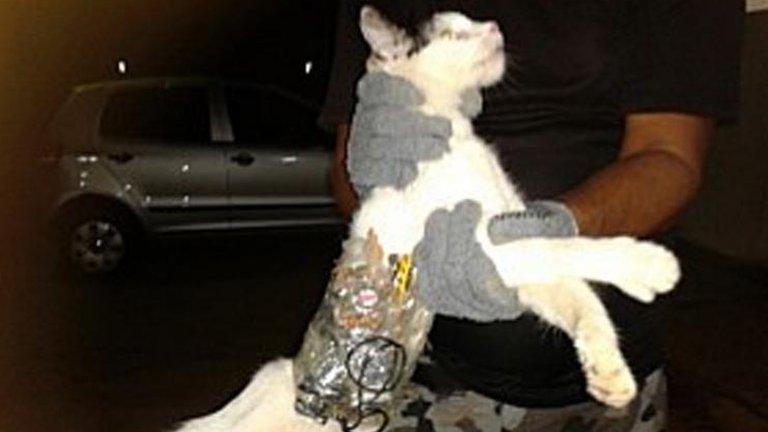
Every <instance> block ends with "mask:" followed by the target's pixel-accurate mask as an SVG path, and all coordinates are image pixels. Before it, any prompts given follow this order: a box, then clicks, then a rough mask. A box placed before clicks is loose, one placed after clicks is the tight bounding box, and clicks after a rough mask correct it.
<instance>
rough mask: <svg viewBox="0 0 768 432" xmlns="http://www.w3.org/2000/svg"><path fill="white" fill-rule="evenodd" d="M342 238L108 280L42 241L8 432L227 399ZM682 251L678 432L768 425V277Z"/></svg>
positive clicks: (1, 414)
mask: <svg viewBox="0 0 768 432" xmlns="http://www.w3.org/2000/svg"><path fill="white" fill-rule="evenodd" d="M340 237H341V233H340V232H339V231H338V230H332V229H324V230H320V231H306V230H304V231H283V232H279V233H270V234H264V235H248V236H227V237H225V238H221V237H213V236H209V237H203V238H196V239H177V240H175V241H170V242H163V243H162V244H160V245H157V246H154V247H153V248H152V250H151V251H150V252H149V253H148V254H147V255H146V256H145V258H144V259H143V262H142V263H141V264H140V265H139V266H138V267H137V268H135V269H133V271H132V272H131V274H130V275H126V276H124V277H122V278H118V279H116V280H112V281H101V282H82V281H80V282H78V281H77V280H73V279H71V278H67V277H65V276H62V275H61V274H57V273H56V272H55V271H54V270H53V269H55V265H54V263H53V261H52V258H51V257H50V254H48V253H45V252H44V251H45V250H47V248H46V247H45V244H44V243H42V242H39V241H30V242H29V246H31V247H30V250H32V251H38V252H37V253H34V254H32V255H33V257H32V258H30V260H29V261H24V260H22V259H19V260H17V261H16V262H15V264H12V265H15V266H16V268H15V270H16V271H6V272H5V273H4V274H5V275H6V276H5V277H4V278H3V279H0V287H1V288H2V290H0V296H1V297H0V300H2V302H0V305H4V306H3V310H2V315H0V320H2V321H3V325H2V327H0V338H1V339H0V341H2V343H3V345H5V347H4V348H6V349H2V350H0V354H3V355H2V357H0V431H13V432H37V431H46V432H52V431H78V432H90V431H99V432H101V431H108V432H123V431H125V432H129V431H130V432H136V431H142V432H143V431H147V432H150V431H152V432H154V431H162V430H167V428H169V427H170V426H172V425H173V423H174V422H175V421H178V420H180V419H183V418H187V417H190V416H195V415H199V414H202V413H204V412H206V411H209V410H211V409H212V408H215V407H216V406H218V405H220V404H222V403H224V402H225V401H226V400H227V399H228V398H230V397H232V396H233V395H234V394H236V392H237V391H238V390H239V389H240V388H241V386H243V385H244V384H245V383H246V382H247V380H248V378H249V375H250V374H251V373H252V371H253V370H254V369H255V368H256V367H257V366H258V365H259V364H260V363H261V362H263V361H265V360H268V359H271V358H274V357H276V356H285V355H291V354H292V353H293V352H294V351H295V349H296V348H297V345H298V344H299V342H300V340H301V336H302V332H303V329H304V327H305V324H306V322H307V320H309V318H310V317H311V315H312V313H313V311H314V309H315V307H316V304H317V302H318V301H319V297H320V295H321V293H322V291H323V289H324V282H325V280H326V278H327V276H328V270H329V269H330V266H331V264H332V260H333V258H334V257H335V256H336V254H337V250H338V244H339V239H340ZM680 254H681V256H682V257H683V258H684V263H685V272H686V275H687V280H686V283H685V284H684V285H683V286H682V287H681V288H680V289H678V291H677V292H676V293H675V294H674V295H673V297H672V298H671V299H670V304H671V307H670V311H671V313H670V329H669V338H668V346H669V355H670V367H669V370H670V381H671V385H672V410H673V411H672V416H673V424H672V428H671V429H670V430H671V431H672V432H682V431H686V432H687V431H728V432H731V431H733V432H749V431H768V388H767V385H768V348H766V345H767V344H768V291H767V290H766V287H768V277H766V273H761V272H760V271H756V270H754V269H750V268H746V267H741V266H738V265H736V264H735V263H733V262H730V261H728V260H726V259H722V258H719V257H716V256H713V255H712V254H709V253H706V252H703V251H701V250H698V249H696V248H694V247H690V246H681V248H680ZM6 270H7V269H6ZM11 270H14V269H11ZM7 275H12V276H11V277H8V276H7ZM0 277H3V273H0Z"/></svg>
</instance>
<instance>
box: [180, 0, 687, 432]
mask: <svg viewBox="0 0 768 432" xmlns="http://www.w3.org/2000/svg"><path fill="white" fill-rule="evenodd" d="M360 25H361V29H362V31H363V34H364V36H365V39H366V40H367V42H368V43H369V44H370V46H371V49H372V52H373V54H372V55H371V57H370V58H369V60H368V63H367V69H368V71H369V72H370V71H381V72H385V73H388V74H391V75H394V76H398V77H402V78H404V79H406V80H408V81H409V82H411V83H412V84H413V85H414V86H416V87H417V88H418V89H419V90H420V91H421V92H422V93H423V94H424V96H425V103H424V105H423V106H422V107H421V109H422V110H423V111H424V112H425V113H427V114H431V115H439V116H442V117H445V118H448V119H449V120H450V121H451V125H452V130H453V135H452V137H451V139H450V141H449V151H448V152H447V153H446V154H445V155H443V156H442V157H441V158H439V159H437V160H433V161H428V162H422V163H420V164H419V166H418V176H417V178H416V180H415V181H414V182H413V183H411V184H410V185H408V186H407V187H406V188H405V189H404V190H396V189H394V188H389V187H381V188H376V189H374V190H373V191H372V193H371V195H370V197H369V198H368V199H367V200H366V201H365V202H363V203H362V206H361V208H360V210H359V211H358V212H357V214H356V215H355V216H354V219H353V222H352V225H351V230H350V237H351V238H360V239H362V238H365V237H366V234H367V233H368V232H369V231H371V230H372V231H373V232H374V233H376V236H377V238H378V240H379V242H380V244H381V247H382V248H383V251H384V255H383V256H388V255H389V254H393V253H394V254H410V253H412V252H413V249H414V247H415V246H416V244H417V243H418V242H419V241H420V240H421V238H422V236H423V233H424V227H425V223H426V220H427V218H428V216H429V215H430V214H431V213H432V212H433V211H435V210H436V209H439V208H446V209H449V210H450V209H452V208H453V206H455V205H456V204H457V203H459V202H461V201H464V200H467V199H471V200H474V201H477V202H478V203H480V204H481V206H482V211H483V216H482V219H481V221H480V223H479V224H478V227H477V231H476V238H477V240H478V242H479V243H480V244H481V245H482V247H483V250H484V251H485V252H486V253H487V254H488V256H489V257H490V258H491V259H492V260H493V262H494V263H495V264H496V267H497V269H498V271H499V274H500V275H501V277H502V279H503V281H504V282H505V284H506V285H507V286H509V287H517V289H518V297H519V301H520V303H521V304H522V305H523V307H525V308H527V309H528V310H530V311H531V312H533V313H534V314H536V315H538V316H539V317H541V318H542V319H543V320H544V321H546V322H548V323H550V324H552V325H554V326H556V327H558V328H560V329H562V330H564V331H565V332H566V333H567V334H568V335H569V336H570V337H572V338H573V341H574V345H575V347H576V351H577V353H578V355H579V359H580V361H581V364H582V366H583V369H584V372H585V374H586V377H587V383H588V391H589V392H590V394H592V395H593V396H594V397H595V398H596V399H598V400H600V401H602V402H603V403H605V404H607V405H610V406H613V407H623V406H625V405H627V404H628V403H629V402H630V401H631V400H632V399H633V398H634V397H635V395H636V392H637V387H636V384H635V381H634V379H633V377H632V375H631V373H630V371H629V369H628V367H627V365H626V363H625V361H624V358H623V356H622V354H621V351H620V350H619V345H618V339H617V336H616V332H615V330H614V327H613V324H612V323H611V321H610V319H609V317H608V314H607V312H606V310H605V308H604V307H603V305H602V303H601V302H600V300H599V298H598V297H597V295H596V294H595V293H594V292H593V291H592V289H591V288H590V287H589V285H588V284H587V282H586V281H587V280H589V281H596V282H604V283H609V284H612V285H614V286H616V287H617V288H618V289H620V290H622V291H623V292H625V293H626V294H627V295H630V296H632V297H634V298H636V299H638V300H640V301H643V302H650V301H652V300H653V299H654V297H655V296H656V294H657V293H663V292H667V291H669V290H671V289H672V288H673V287H674V285H675V283H676V282H677V280H678V278H679V267H678V264H677V260H676V259H675V257H674V256H673V255H672V254H671V253H669V252H668V251H666V250H665V249H663V248H661V247H660V246H656V245H654V244H651V243H648V242H640V241H637V240H634V239H632V238H629V237H617V238H607V239H594V238H586V237H574V238H560V239H541V238H534V239H525V240H518V241H514V242H511V243H507V244H502V245H493V244H492V243H491V241H490V240H489V238H488V234H487V229H486V228H487V223H488V221H489V220H490V219H491V218H492V217H493V216H495V215H498V214H500V213H504V212H510V211H517V210H522V209H523V208H524V204H523V201H522V198H521V195H520V194H519V193H518V192H517V191H516V190H515V188H514V186H513V185H512V184H511V182H510V181H509V180H508V179H507V177H506V175H505V174H504V172H503V171H502V169H501V167H500V165H499V162H498V160H497V158H496V156H495V154H494V153H493V152H492V151H491V150H490V149H489V147H488V146H487V145H486V144H485V143H484V142H483V141H482V140H481V139H480V138H479V137H477V136H476V135H475V134H474V132H473V129H472V124H471V122H470V120H469V119H468V118H466V117H465V116H464V115H463V114H462V113H461V112H460V111H459V109H458V107H459V103H460V95H461V94H462V92H464V91H465V90H467V89H470V88H480V87H486V86H490V85H493V84H495V83H496V82H498V81H499V80H500V79H501V78H502V76H503V74H504V71H505V56H504V50H503V37H502V35H501V33H500V31H499V28H498V26H497V25H496V23H494V22H484V23H478V22H473V21H471V20H469V19H468V18H466V17H465V16H463V15H461V14H458V13H451V12H447V13H439V14H436V15H435V16H433V17H432V19H431V20H430V22H429V23H428V25H426V26H424V30H423V33H424V34H423V35H422V36H423V38H424V40H425V41H426V42H425V44H424V45H423V46H422V47H420V48H419V49H415V42H414V41H413V40H412V39H410V38H409V37H408V36H407V35H406V33H405V32H404V31H403V30H401V29H399V28H397V27H396V26H394V25H393V24H391V23H389V22H387V21H386V20H385V19H384V18H383V17H382V16H381V15H380V14H379V13H378V12H377V11H375V10H374V9H372V8H370V7H364V8H363V10H362V12H361V16H360ZM359 243H360V242H347V243H346V244H345V248H347V249H352V248H356V247H359V246H356V244H359ZM359 254H360V252H359V251H354V250H345V253H344V256H342V258H341V260H340V262H339V265H340V266H343V265H344V260H345V257H346V256H355V255H359ZM294 399H295V393H294V381H293V371H292V367H291V362H290V360H277V361H274V362H272V363H270V364H267V365H266V366H265V367H264V368H262V369H261V370H260V371H259V372H258V373H257V374H256V375H255V376H254V378H253V380H252V381H251V383H250V384H249V385H248V387H247V388H246V389H245V390H244V391H243V392H242V393H241V394H240V395H239V396H238V397H237V398H236V399H235V400H233V401H232V402H230V403H229V404H228V405H227V406H226V407H224V408H223V409H222V410H220V411H218V412H216V413H214V414H212V415H210V416H208V417H204V418H201V419H197V420H193V421H191V422H188V423H186V424H185V425H184V426H183V427H182V429H181V431H183V432H216V431H221V432H224V431H227V432H246V431H247V432H272V431H274V432H294V431H295V432H299V431H301V432H315V431H317V432H330V431H333V432H339V431H340V427H339V426H338V425H337V424H335V423H333V422H329V423H328V424H326V425H319V424H317V423H315V422H313V421H312V420H310V419H307V418H305V417H302V416H300V415H298V414H296V413H295V411H294V410H293V403H294Z"/></svg>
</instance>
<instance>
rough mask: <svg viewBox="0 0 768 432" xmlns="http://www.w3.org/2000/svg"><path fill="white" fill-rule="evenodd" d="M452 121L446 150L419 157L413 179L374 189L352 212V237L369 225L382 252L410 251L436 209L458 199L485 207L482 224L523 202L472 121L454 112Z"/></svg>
mask: <svg viewBox="0 0 768 432" xmlns="http://www.w3.org/2000/svg"><path fill="white" fill-rule="evenodd" d="M451 124H452V130H453V135H452V137H451V139H450V141H449V151H448V152H447V153H445V154H444V155H443V156H442V157H440V158H439V159H436V160H433V161H425V162H421V163H419V164H418V175H417V177H416V179H415V180H414V181H413V182H412V183H411V184H409V185H408V186H407V187H406V188H404V189H403V190H396V189H394V188H392V187H381V188H376V189H374V190H373V192H372V193H371V196H370V197H369V198H368V199H367V200H366V201H364V202H363V204H362V206H361V208H360V210H359V211H358V213H357V214H356V215H355V218H354V221H353V224H352V228H351V235H352V236H353V237H354V236H357V237H361V238H364V237H365V235H366V234H367V233H368V230H369V229H372V230H373V231H374V232H375V233H376V235H377V237H378V240H379V242H380V244H381V246H382V248H383V249H384V252H385V254H386V255H389V254H393V253H394V254H410V253H412V252H413V248H414V247H415V246H416V245H417V244H418V242H419V241H420V240H421V238H422V237H423V234H424V227H425V224H426V222H427V219H428V218H429V215H430V214H432V212H434V211H435V210H438V209H448V210H451V209H452V208H453V206H455V205H456V204H457V203H459V202H461V201H464V200H468V199H469V200H474V201H476V202H478V203H479V204H480V206H481V208H482V210H483V217H482V218H481V224H480V225H481V226H482V227H484V226H485V225H486V223H487V220H488V219H489V218H491V217H492V216H494V215H496V214H499V213H502V212H506V211H514V210H521V209H523V208H524V206H523V203H522V199H521V198H520V196H519V195H518V193H517V191H516V190H515V189H514V187H513V186H512V184H511V183H510V181H509V180H508V179H507V177H506V175H505V174H504V172H503V170H502V169H501V167H500V165H499V163H498V159H497V157H496V155H495V154H494V153H493V151H492V150H491V149H490V148H489V147H488V146H487V145H486V144H485V143H484V142H483V141H482V140H481V139H480V138H478V137H477V136H476V135H474V133H473V132H472V126H471V124H470V122H469V121H468V120H467V119H465V118H462V117H459V116H456V117H453V118H451ZM481 241H482V240H481Z"/></svg>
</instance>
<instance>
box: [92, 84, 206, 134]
mask: <svg viewBox="0 0 768 432" xmlns="http://www.w3.org/2000/svg"><path fill="white" fill-rule="evenodd" d="M100 132H101V135H102V136H104V137H105V138H113V139H128V140H134V139H136V140H159V141H167V142H201V141H210V136H211V135H210V114H209V111H208V91H207V90H206V89H203V88H150V89H137V90H125V91H120V92H118V93H115V94H113V95H111V96H110V97H109V100H108V101H107V106H106V108H105V109H104V113H103V115H102V118H101V126H100Z"/></svg>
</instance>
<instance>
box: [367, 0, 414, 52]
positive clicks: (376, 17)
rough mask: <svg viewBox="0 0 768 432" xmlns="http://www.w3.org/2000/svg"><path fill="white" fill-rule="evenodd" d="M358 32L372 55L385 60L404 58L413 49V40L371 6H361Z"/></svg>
mask: <svg viewBox="0 0 768 432" xmlns="http://www.w3.org/2000/svg"><path fill="white" fill-rule="evenodd" d="M360 30H362V32H363V37H364V38H365V40H366V42H368V45H370V47H371V51H373V53H374V55H376V56H378V57H380V58H382V59H385V60H396V59H398V58H400V57H405V56H407V55H408V52H409V51H410V50H411V48H412V47H413V39H412V38H411V37H410V36H408V33H406V31H405V30H403V29H401V28H399V27H398V26H396V25H395V24H393V23H391V22H390V21H389V20H387V19H386V18H385V17H384V16H383V15H382V14H381V13H379V11H377V10H376V9H375V8H373V7H371V6H363V8H362V9H361V10H360Z"/></svg>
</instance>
